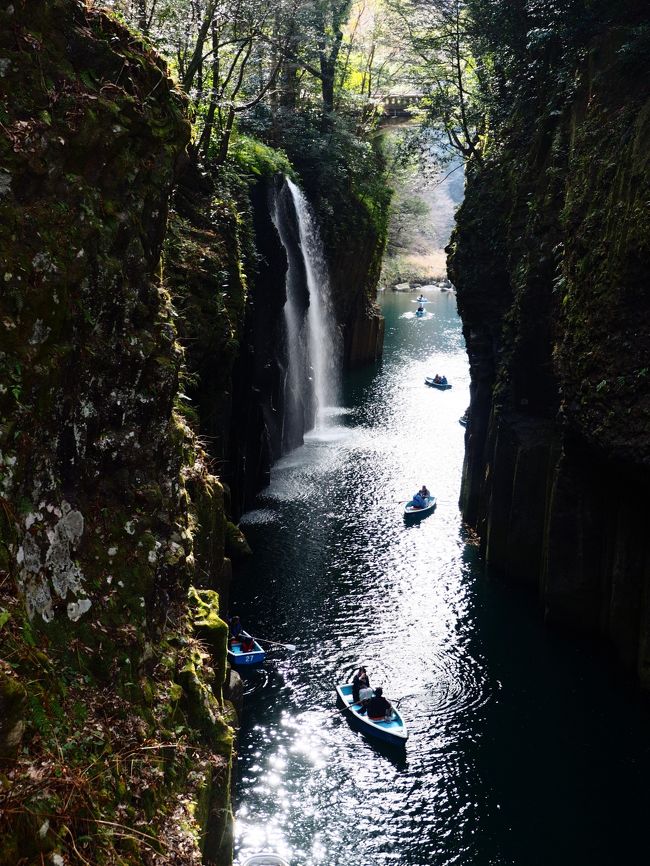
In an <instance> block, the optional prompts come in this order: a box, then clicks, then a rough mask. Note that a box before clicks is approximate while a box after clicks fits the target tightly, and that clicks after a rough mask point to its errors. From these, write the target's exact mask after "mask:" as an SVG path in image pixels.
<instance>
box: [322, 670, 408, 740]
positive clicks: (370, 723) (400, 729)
mask: <svg viewBox="0 0 650 866" xmlns="http://www.w3.org/2000/svg"><path fill="white" fill-rule="evenodd" d="M336 694H337V695H338V697H339V700H340V701H341V703H342V704H343V705H344V707H345V710H346V711H347V712H348V713H349V715H350V717H351V718H352V719H354V721H355V723H356V724H357V725H358V727H359V729H360V730H361V731H363V733H364V734H367V735H368V736H369V737H373V738H375V739H377V740H381V741H382V742H383V743H389V744H390V745H391V746H400V747H403V746H405V745H406V741H407V740H408V736H409V735H408V730H407V728H406V724H405V723H404V719H403V718H402V716H401V715H400V713H399V711H398V710H396V709H393V718H392V719H391V720H390V721H388V722H386V721H384V720H383V719H382V720H374V719H369V718H368V717H367V716H366V715H364V714H362V713H361V712H360V710H361V704H358V703H357V704H355V703H353V701H352V683H341V684H340V685H338V686H337V687H336Z"/></svg>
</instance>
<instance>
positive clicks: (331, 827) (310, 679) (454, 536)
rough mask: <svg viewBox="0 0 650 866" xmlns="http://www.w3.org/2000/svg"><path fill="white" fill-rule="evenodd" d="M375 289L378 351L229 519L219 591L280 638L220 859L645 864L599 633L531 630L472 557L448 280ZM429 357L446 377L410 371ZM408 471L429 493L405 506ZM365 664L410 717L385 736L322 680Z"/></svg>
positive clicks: (641, 815) (635, 766) (638, 808)
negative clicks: (231, 855) (230, 581)
mask: <svg viewBox="0 0 650 866" xmlns="http://www.w3.org/2000/svg"><path fill="white" fill-rule="evenodd" d="M413 297H414V296H413V295H405V294H393V293H387V294H386V296H385V298H384V299H383V309H384V314H385V316H386V343H385V353H384V359H383V362H382V364H381V365H380V366H378V367H376V368H372V369H369V370H365V371H363V372H360V373H355V374H353V375H350V376H348V377H347V379H346V381H345V383H344V394H343V400H342V404H343V405H342V408H341V410H340V411H338V412H333V413H331V417H330V419H329V426H328V427H327V428H325V429H324V430H321V431H319V432H317V433H314V434H312V435H311V436H310V437H308V440H307V442H306V444H305V446H304V447H303V448H301V449H299V450H298V451H296V452H294V453H292V454H291V455H290V456H289V457H287V458H285V459H284V460H282V462H281V463H280V464H279V465H278V466H276V467H275V469H274V471H273V481H272V484H271V486H270V488H268V489H267V490H266V491H264V493H263V494H262V495H261V496H260V499H259V508H258V509H257V510H255V511H253V512H251V513H249V514H248V515H246V517H245V518H244V520H243V521H242V526H243V527H244V529H245V531H246V534H247V537H248V539H249V541H250V543H251V545H252V547H253V549H254V556H253V557H252V559H251V560H249V561H248V563H247V564H246V566H245V567H244V568H243V569H242V570H240V572H239V573H238V577H237V580H236V582H235V584H234V585H233V591H232V609H233V611H234V612H236V613H239V614H240V615H241V616H242V619H243V620H244V622H245V623H246V624H247V625H248V626H250V628H251V630H252V631H254V633H255V634H257V635H259V636H262V637H266V638H270V639H273V640H279V641H290V642H292V643H295V644H296V645H297V647H298V649H297V651H296V652H295V653H293V654H288V653H283V652H282V651H278V652H276V653H274V654H272V655H271V656H270V657H269V659H268V660H267V662H266V665H265V667H264V668H263V669H261V670H259V671H257V672H253V673H251V674H250V675H249V676H248V677H247V678H246V689H247V697H246V702H245V710H244V717H243V725H242V730H241V738H240V761H239V783H238V788H237V802H236V817H237V824H236V833H237V838H236V847H237V853H238V857H239V858H240V859H243V858H244V857H245V856H246V855H248V854H251V853H255V852H257V851H261V850H275V851H277V852H278V853H281V854H283V855H284V856H285V857H286V858H287V859H288V860H289V861H290V863H291V864H292V866H307V864H323V866H344V864H345V866H393V864H400V866H448V864H462V866H469V864H473V866H492V864H494V866H497V864H498V866H502V864H516V866H588V864H589V866H601V864H602V866H606V864H607V866H614V864H628V866H629V864H641V863H643V864H645V863H647V862H648V857H649V856H650V855H648V846H647V833H646V829H645V825H646V821H647V820H648V817H649V812H648V806H649V799H648V793H647V791H648V787H649V786H650V745H649V744H650V737H649V734H650V712H649V711H648V708H647V706H646V705H645V704H644V703H643V702H641V701H640V700H639V698H638V697H636V695H635V693H634V690H633V689H632V688H631V687H626V686H624V685H620V684H619V680H620V672H618V673H617V671H616V669H615V668H614V667H613V666H612V664H611V663H610V662H609V661H608V659H607V658H606V657H605V656H603V654H602V652H601V651H598V650H596V649H595V648H594V647H592V646H590V645H587V644H585V643H584V642H579V641H577V640H576V641H574V640H571V639H569V638H566V637H562V636H560V635H557V634H555V633H553V632H549V631H548V630H545V629H544V628H543V626H542V624H541V621H540V613H539V610H538V608H537V607H536V605H535V603H534V600H531V599H528V598H526V597H519V596H518V595H517V594H516V593H513V591H512V590H509V589H507V588H504V587H502V586H501V585H500V584H498V583H495V582H488V581H487V580H485V578H483V577H482V575H481V569H480V563H479V561H478V558H477V556H476V548H475V547H474V546H473V545H472V543H471V539H470V538H469V537H468V536H467V535H466V534H465V532H464V531H463V527H462V522H461V517H460V514H459V511H458V506H457V502H458V494H459V486H460V478H461V468H462V460H463V436H464V430H463V428H462V427H461V426H460V425H459V423H458V419H459V417H460V416H461V415H462V414H463V412H464V410H465V408H466V406H467V404H468V385H469V372H468V365H467V356H466V354H465V350H464V343H463V339H462V334H461V328H460V322H459V319H458V317H457V313H456V301H455V297H454V296H453V295H451V294H445V293H440V292H435V293H434V292H432V293H431V294H430V297H431V299H432V302H431V303H430V304H429V305H428V312H429V317H428V318H427V319H426V320H416V319H414V318H413V315H412V314H413V311H414V309H415V305H414V304H413V303H412V298H413ZM436 372H438V373H445V374H446V375H447V377H448V378H449V380H450V381H451V382H453V388H452V390H451V391H447V392H439V391H436V390H433V389H430V388H427V387H426V386H425V385H424V377H425V375H434V374H435V373H436ZM422 483H426V484H427V486H428V487H429V488H430V489H431V491H432V492H433V493H434V494H435V495H436V496H437V497H438V507H437V510H436V512H435V513H434V514H433V515H432V516H430V517H428V518H426V519H425V520H423V521H422V522H421V523H420V524H419V525H415V526H405V524H404V522H403V520H402V514H401V507H402V504H403V502H404V501H405V500H406V499H407V498H409V497H410V495H411V494H412V493H413V492H414V491H415V490H417V489H418V487H419V486H420V485H421V484H422ZM359 664H365V665H366V667H367V669H368V673H369V675H370V679H371V683H372V685H374V686H377V685H382V686H383V687H384V692H385V694H387V695H388V696H389V697H390V698H392V699H394V700H396V699H398V698H403V700H402V702H401V704H400V709H401V710H402V713H403V715H404V717H405V719H406V722H407V724H408V726H409V730H410V739H409V742H408V744H407V747H406V750H405V752H403V753H402V754H400V753H397V754H394V753H391V752H390V750H389V751H386V750H385V749H383V748H381V747H378V746H377V745H375V744H374V743H372V742H370V741H368V740H367V739H366V738H364V736H363V735H362V734H360V733H358V732H356V731H355V730H353V729H352V728H351V727H350V726H349V724H348V722H347V721H346V718H345V717H344V716H343V714H342V713H341V712H340V711H339V710H338V709H337V707H336V703H335V694H334V686H335V684H336V683H337V682H339V681H341V680H345V679H349V678H350V677H351V674H352V673H353V670H354V668H355V667H356V666H357V665H359Z"/></svg>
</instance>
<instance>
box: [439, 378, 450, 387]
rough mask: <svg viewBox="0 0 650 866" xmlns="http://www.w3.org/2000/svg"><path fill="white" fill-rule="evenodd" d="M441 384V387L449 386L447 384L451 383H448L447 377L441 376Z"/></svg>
mask: <svg viewBox="0 0 650 866" xmlns="http://www.w3.org/2000/svg"><path fill="white" fill-rule="evenodd" d="M440 384H441V385H447V384H449V383H448V382H447V377H446V376H441V377H440Z"/></svg>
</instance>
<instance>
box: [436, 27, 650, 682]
mask: <svg viewBox="0 0 650 866" xmlns="http://www.w3.org/2000/svg"><path fill="white" fill-rule="evenodd" d="M612 14H614V13H612ZM647 61H648V37H647V28H643V27H622V26H621V27H610V28H609V29H608V30H605V31H601V32H600V34H599V36H598V37H597V38H595V39H594V40H592V41H591V43H590V44H589V45H588V46H586V50H585V51H584V52H583V56H582V57H581V58H580V59H579V60H577V61H576V64H575V67H574V68H573V69H568V70H566V69H565V70H564V72H565V73H567V72H568V74H565V75H564V76H563V77H562V78H561V77H560V76H559V75H556V76H555V78H554V76H553V69H554V67H553V61H552V60H549V63H548V64H547V67H546V68H547V70H549V69H550V72H549V74H548V75H547V77H546V78H543V79H541V80H540V81H539V82H537V83H536V86H537V91H536V93H537V97H538V99H537V103H536V104H535V105H534V107H533V108H531V107H530V106H529V107H528V108H526V107H525V106H522V105H515V107H514V108H513V110H512V113H511V116H510V118H509V120H508V121H507V122H506V124H505V125H504V126H505V128H504V127H502V129H501V143H500V146H499V147H497V148H495V149H494V150H493V152H492V153H488V154H487V157H486V163H485V166H484V167H483V168H481V169H480V170H478V169H476V168H474V169H473V170H470V172H469V176H468V183H467V190H466V199H465V203H464V204H463V206H462V208H461V210H460V213H459V215H458V227H457V231H456V234H455V237H454V240H453V243H452V247H451V257H450V265H451V274H452V279H453V281H454V283H455V284H456V286H457V289H458V306H459V310H460V313H461V316H462V318H463V324H464V333H465V337H466V340H467V345H468V352H469V357H470V365H471V374H472V384H471V413H470V422H469V425H468V428H467V433H466V459H465V467H464V477H463V488H462V494H461V504H462V508H463V512H464V515H465V517H466V519H467V520H468V522H469V523H470V524H472V525H473V526H475V527H476V528H477V530H478V532H479V533H480V535H481V541H482V547H483V551H484V554H485V558H486V561H487V564H488V566H489V568H490V569H491V570H492V571H493V572H495V573H499V574H501V575H504V576H505V577H507V578H508V579H510V580H513V581H519V582H523V583H527V584H529V585H531V586H532V587H534V588H535V589H536V590H537V591H538V592H539V594H540V596H541V598H542V600H543V603H544V608H545V612H546V615H547V617H548V619H549V620H552V621H557V622H563V623H566V624H568V625H570V626H573V627H579V628H582V629H586V630H590V631H592V632H597V633H600V634H601V635H603V636H605V637H606V638H608V639H609V640H610V641H611V642H612V643H613V644H614V646H615V647H616V650H617V651H618V653H619V655H620V656H621V658H622V659H623V660H624V662H625V663H626V664H627V665H629V666H630V667H633V668H635V669H636V671H637V672H638V675H639V677H640V679H641V681H642V682H643V684H644V685H645V686H650V559H649V557H648V553H647V545H646V544H645V529H644V527H645V526H646V525H647V523H648V519H649V518H650V509H649V505H648V503H649V501H650V500H649V497H648V494H649V493H650V438H649V437H648V430H650V368H649V367H648V358H649V357H650V354H649V351H650V316H649V315H648V314H649V312H650V309H649V306H650V299H649V295H648V291H647V287H648V276H647V275H648V267H649V265H650V212H649V209H648V201H649V200H650V170H649V169H650V156H649V155H650V88H649V86H648V78H647V75H646V74H645V69H646V68H647ZM556 71H557V70H556ZM560 78H561V80H560ZM531 80H532V77H531ZM567 81H568V82H570V87H567Z"/></svg>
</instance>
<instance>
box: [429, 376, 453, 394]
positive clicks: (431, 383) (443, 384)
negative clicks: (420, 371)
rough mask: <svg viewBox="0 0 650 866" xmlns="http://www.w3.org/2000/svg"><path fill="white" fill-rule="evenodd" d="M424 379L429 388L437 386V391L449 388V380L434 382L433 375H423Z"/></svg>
mask: <svg viewBox="0 0 650 866" xmlns="http://www.w3.org/2000/svg"><path fill="white" fill-rule="evenodd" d="M424 381H425V383H426V384H427V385H429V386H430V387H431V388H437V389H438V390H439V391H448V390H449V389H450V388H451V385H450V384H449V382H434V380H433V376H425V377H424Z"/></svg>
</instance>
